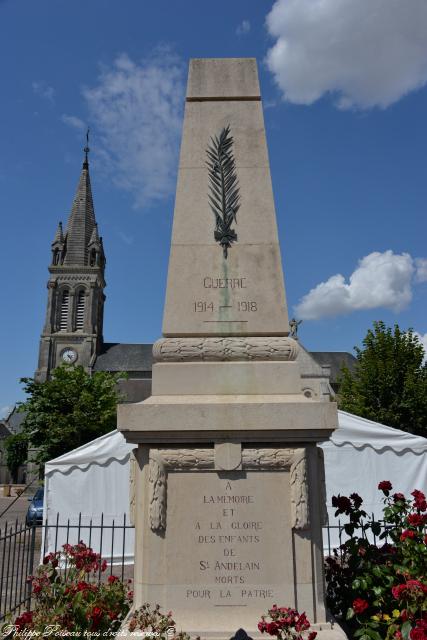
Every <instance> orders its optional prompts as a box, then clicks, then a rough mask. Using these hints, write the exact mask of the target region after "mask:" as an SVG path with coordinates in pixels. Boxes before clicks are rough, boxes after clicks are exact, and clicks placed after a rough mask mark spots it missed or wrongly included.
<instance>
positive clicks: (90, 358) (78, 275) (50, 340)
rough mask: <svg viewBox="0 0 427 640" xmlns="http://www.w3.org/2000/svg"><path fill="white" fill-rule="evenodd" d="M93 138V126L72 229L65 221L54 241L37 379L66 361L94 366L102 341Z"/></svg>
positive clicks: (101, 282)
mask: <svg viewBox="0 0 427 640" xmlns="http://www.w3.org/2000/svg"><path fill="white" fill-rule="evenodd" d="M88 143H89V131H88V133H87V134H86V146H85V148H84V154H85V155H84V160H83V166H82V170H81V174H80V178H79V182H78V185H77V191H76V195H75V198H74V201H73V204H72V207H71V213H70V216H69V218H68V223H67V227H66V231H65V233H64V231H63V229H62V223H61V222H60V223H59V225H58V228H57V230H56V233H55V237H54V240H53V242H52V262H51V264H50V266H49V272H50V279H49V282H48V303H47V313H46V322H45V326H44V329H43V333H42V337H41V341H40V352H39V366H38V369H37V371H36V379H37V380H45V379H46V378H47V377H48V376H49V375H50V372H51V371H52V369H54V368H55V367H56V366H58V365H59V364H60V363H61V362H77V363H78V364H81V365H83V366H84V367H86V368H88V369H90V367H91V365H92V363H93V362H94V360H95V358H96V355H97V353H98V352H99V350H100V348H101V344H102V325H103V309H104V300H105V296H104V292H103V290H104V287H105V280H104V269H105V255H104V249H103V244H102V238H101V237H100V236H99V233H98V226H97V224H96V220H95V210H94V206H93V198H92V188H91V184H90V176H89V160H88V153H89V144H88Z"/></svg>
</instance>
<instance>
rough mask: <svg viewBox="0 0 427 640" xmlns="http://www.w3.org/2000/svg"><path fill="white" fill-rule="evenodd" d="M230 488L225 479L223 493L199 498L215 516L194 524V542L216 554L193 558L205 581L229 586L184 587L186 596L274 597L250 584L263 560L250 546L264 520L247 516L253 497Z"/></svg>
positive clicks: (255, 541)
mask: <svg viewBox="0 0 427 640" xmlns="http://www.w3.org/2000/svg"><path fill="white" fill-rule="evenodd" d="M232 489H233V486H232V483H231V482H230V481H227V482H226V483H225V486H224V489H223V490H224V493H222V492H221V493H217V494H211V495H206V494H203V495H202V496H201V497H200V501H201V506H202V508H203V506H204V507H205V508H209V507H211V508H213V509H214V511H213V514H212V515H214V516H215V517H216V518H217V519H212V520H210V521H209V520H208V521H204V522H203V524H201V521H197V522H195V523H194V532H195V534H196V535H195V542H196V544H197V545H200V547H199V548H200V549H201V550H202V549H203V548H204V547H205V545H206V548H210V549H212V548H215V547H216V548H217V551H216V554H218V555H217V557H216V558H215V556H214V557H213V558H212V556H210V559H209V560H208V559H206V557H205V558H203V557H201V558H200V557H199V558H197V557H196V558H195V560H196V561H197V562H198V569H199V571H200V572H201V573H202V574H203V576H204V580H205V581H209V582H211V583H212V587H213V585H218V587H219V586H220V585H227V587H228V588H227V589H215V588H211V589H187V591H186V597H187V598H191V599H198V598H203V599H209V600H211V599H212V600H214V601H215V600H217V601H219V602H220V601H221V600H223V599H224V598H226V599H227V598H229V599H234V598H237V599H238V600H246V599H249V598H261V599H265V598H272V597H274V592H273V590H271V589H261V588H253V586H252V585H253V584H257V583H259V581H260V578H259V572H261V571H262V569H263V566H262V565H263V563H262V560H261V559H260V558H257V557H256V555H255V557H253V555H254V554H253V553H252V545H259V544H260V543H261V542H262V532H263V528H264V527H263V525H264V523H263V522H261V521H259V520H255V519H253V520H251V519H250V516H251V515H252V514H251V511H252V509H251V506H252V505H256V502H257V501H256V497H255V496H254V495H242V494H233V493H230V492H231V491H232ZM241 508H243V509H244V512H243V513H239V512H240V511H241ZM248 508H249V509H250V511H249V513H248ZM218 510H219V511H218ZM218 516H219V517H218ZM214 532H215V533H214ZM255 532H257V533H255ZM243 549H244V550H245V551H246V553H244V555H247V553H248V552H249V554H250V555H249V558H247V557H245V558H239V556H240V555H241V552H242V550H243ZM256 549H257V546H255V547H254V551H255V550H256ZM214 553H215V552H214ZM216 554H215V555H216ZM246 585H247V586H246ZM233 586H234V588H233Z"/></svg>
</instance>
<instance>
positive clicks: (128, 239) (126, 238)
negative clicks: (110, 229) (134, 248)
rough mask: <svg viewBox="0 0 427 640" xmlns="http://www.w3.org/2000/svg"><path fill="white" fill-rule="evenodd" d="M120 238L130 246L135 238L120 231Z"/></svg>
mask: <svg viewBox="0 0 427 640" xmlns="http://www.w3.org/2000/svg"><path fill="white" fill-rule="evenodd" d="M118 235H119V238H120V239H121V240H122V241H123V242H124V243H125V244H128V245H131V244H133V241H134V237H133V236H131V235H129V234H128V233H125V232H124V231H119V232H118Z"/></svg>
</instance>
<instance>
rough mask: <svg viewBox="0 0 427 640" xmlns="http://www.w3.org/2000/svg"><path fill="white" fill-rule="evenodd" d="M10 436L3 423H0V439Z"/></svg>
mask: <svg viewBox="0 0 427 640" xmlns="http://www.w3.org/2000/svg"><path fill="white" fill-rule="evenodd" d="M10 435H11V432H10V431H9V429H8V428H7V426H6V425H5V423H4V422H3V421H1V422H0V439H2V438H8V437H9V436H10Z"/></svg>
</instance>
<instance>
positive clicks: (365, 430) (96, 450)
mask: <svg viewBox="0 0 427 640" xmlns="http://www.w3.org/2000/svg"><path fill="white" fill-rule="evenodd" d="M338 420H339V428H338V429H337V430H336V431H335V432H334V433H333V435H332V438H331V439H330V440H329V441H328V442H325V443H323V444H322V445H321V447H322V449H323V451H324V456H325V471H326V493H327V505H328V514H329V523H330V524H336V519H335V517H334V512H335V509H334V508H333V507H332V505H331V500H332V496H333V495H337V494H338V493H339V494H341V495H349V494H351V493H353V492H356V493H358V494H359V495H360V496H362V497H363V498H364V508H365V510H366V511H367V512H368V513H374V514H375V515H376V516H377V517H380V516H381V513H382V497H383V495H382V493H381V492H380V491H378V490H377V485H378V483H379V482H380V481H381V480H390V481H391V482H392V485H393V489H394V490H395V491H399V492H402V493H405V494H406V495H408V496H409V494H410V492H411V491H412V490H413V489H420V490H421V491H427V439H426V438H422V437H420V436H414V435H412V434H409V433H406V432H404V431H400V430H399V429H393V428H391V427H387V426H385V425H382V424H379V423H376V422H371V421H370V420H365V419H363V418H359V417H357V416H354V415H352V414H350V413H345V412H343V411H339V412H338ZM133 448H134V445H130V444H127V443H126V441H125V440H124V438H123V436H122V435H121V433H119V432H118V431H112V432H111V433H108V434H106V435H104V436H102V437H100V438H97V439H96V440H93V441H92V442H89V443H88V444H86V445H83V446H82V447H79V448H78V449H75V450H74V451H70V452H69V453H66V454H64V455H63V456H60V457H59V458H56V459H55V460H51V461H50V462H48V463H47V464H46V466H45V502H44V504H45V508H44V519H45V522H46V521H47V522H48V524H49V525H53V524H55V523H56V522H57V520H58V522H59V524H61V525H64V526H63V527H61V528H60V529H59V530H58V531H59V532H58V533H57V532H56V530H55V528H51V527H49V528H48V532H47V535H46V541H45V549H46V551H51V550H53V549H54V548H55V546H56V547H57V548H59V546H60V545H62V544H64V543H65V542H66V541H67V526H66V525H67V522H68V521H69V523H70V525H71V526H72V527H73V528H72V529H70V530H69V533H68V541H69V542H70V543H75V542H76V541H77V540H78V539H82V540H83V541H84V542H86V543H89V537H90V544H91V546H92V547H93V548H94V549H96V550H97V551H99V550H100V544H101V540H100V529H97V528H96V526H99V525H100V523H101V514H103V516H102V517H103V524H104V525H107V527H110V528H109V529H107V530H104V533H103V540H102V550H103V552H104V553H106V554H108V555H109V554H110V553H111V550H112V551H113V555H114V556H115V557H116V558H121V557H122V553H123V550H124V554H125V561H126V562H132V561H133V544H134V536H133V530H132V529H126V535H125V540H124V541H123V535H122V528H123V522H124V519H125V521H126V523H127V524H129V467H130V464H129V458H130V453H131V451H132V449H133ZM79 514H81V515H80V516H79ZM79 518H80V525H81V528H80V530H79V529H78V523H79ZM91 521H92V529H91V530H90V522H91ZM113 521H114V527H120V529H118V528H117V529H115V530H114V531H115V533H114V536H113V540H112V536H111V532H112V530H113V529H112V525H113ZM76 526H77V527H76ZM331 543H332V546H336V545H337V544H338V536H337V534H335V535H334V531H332V538H331Z"/></svg>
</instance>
